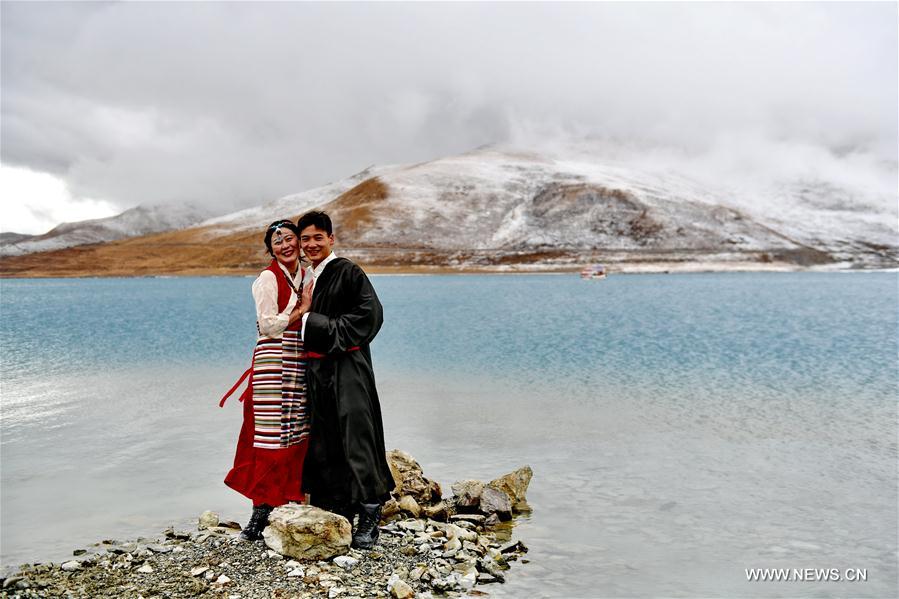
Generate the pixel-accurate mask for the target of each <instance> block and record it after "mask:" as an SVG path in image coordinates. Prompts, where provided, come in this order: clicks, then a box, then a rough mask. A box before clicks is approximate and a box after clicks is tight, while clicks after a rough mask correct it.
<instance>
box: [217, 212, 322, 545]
mask: <svg viewBox="0 0 899 599" xmlns="http://www.w3.org/2000/svg"><path fill="white" fill-rule="evenodd" d="M297 233H298V231H297V227H296V225H294V224H293V223H292V222H291V221H289V220H278V221H275V222H273V223H272V224H271V225H269V227H268V229H266V232H265V247H266V249H267V250H268V251H269V254H271V256H272V257H273V258H274V259H273V260H272V262H271V264H270V265H269V266H268V268H266V269H265V270H264V271H262V273H261V274H260V275H259V278H257V279H256V281H255V282H254V283H253V299H254V300H255V303H256V327H257V329H258V331H259V338H258V340H257V341H256V349H255V351H254V352H253V364H252V366H251V367H250V369H249V370H247V372H245V373H244V375H243V376H242V377H241V379H240V381H239V382H238V384H237V385H235V387H234V388H236V387H237V386H239V384H240V382H242V381H243V379H244V377H246V376H249V377H250V382H249V385H248V386H247V390H246V391H245V392H244V393H243V394H242V395H241V397H240V400H241V401H242V402H243V426H242V428H241V429H240V437H239V439H238V442H237V452H236V454H235V456H234V467H233V468H232V469H231V471H230V472H229V473H228V476H227V477H226V478H225V484H227V485H228V486H229V487H231V488H232V489H234V490H235V491H237V492H239V493H241V494H243V495H245V496H246V497H248V498H249V499H251V500H252V501H253V514H252V516H251V517H250V522H249V524H247V526H246V528H244V530H243V532H242V533H241V535H240V536H241V538H242V539H244V540H248V541H255V540H258V539H259V538H260V536H261V534H262V530H263V529H264V528H265V526H266V524H267V523H268V515H269V513H270V512H271V511H272V509H273V508H274V507H277V506H279V505H283V504H285V503H287V502H289V501H296V502H299V501H303V499H304V497H303V493H302V491H301V490H300V488H301V480H302V472H303V460H304V459H305V457H306V447H307V445H308V442H307V438H308V436H309V413H308V410H307V409H306V364H305V358H306V355H305V351H304V350H303V342H302V340H301V339H300V319H301V318H302V315H303V314H305V313H306V312H307V311H308V310H309V305H310V303H311V299H312V296H311V288H310V291H308V292H301V289H302V285H303V277H304V271H303V268H302V265H301V264H300V245H299V239H298V235H297ZM234 388H232V389H231V391H229V392H228V394H226V395H225V397H224V398H223V399H222V404H224V402H225V399H227V397H228V395H230V394H231V392H233V391H234Z"/></svg>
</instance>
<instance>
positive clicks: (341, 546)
mask: <svg viewBox="0 0 899 599" xmlns="http://www.w3.org/2000/svg"><path fill="white" fill-rule="evenodd" d="M268 521H269V525H268V526H267V527H266V528H265V530H264V531H262V538H263V539H265V544H266V545H268V546H269V547H270V548H271V549H274V550H275V551H277V552H278V553H280V554H282V555H289V556H290V557H294V558H297V559H330V558H332V557H334V556H337V555H343V554H345V553H346V552H347V550H349V548H350V542H351V541H352V536H351V532H352V528H351V527H350V523H349V522H348V521H347V519H346V518H344V517H343V516H338V515H337V514H332V513H331V512H326V511H325V510H322V509H319V508H317V507H313V506H311V505H295V504H288V505H282V506H281V507H278V508H275V509H274V511H272V513H271V515H269V518H268Z"/></svg>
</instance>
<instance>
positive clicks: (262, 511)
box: [240, 503, 272, 541]
mask: <svg viewBox="0 0 899 599" xmlns="http://www.w3.org/2000/svg"><path fill="white" fill-rule="evenodd" d="M271 513H272V506H270V505H266V504H264V503H263V504H262V505H257V506H255V507H253V514H252V515H251V516H250V521H249V522H248V523H247V525H246V527H245V528H244V529H243V530H242V531H241V533H240V538H241V539H242V540H244V541H258V540H259V539H261V538H262V531H263V530H264V529H265V526H266V525H267V524H268V515H269V514H271Z"/></svg>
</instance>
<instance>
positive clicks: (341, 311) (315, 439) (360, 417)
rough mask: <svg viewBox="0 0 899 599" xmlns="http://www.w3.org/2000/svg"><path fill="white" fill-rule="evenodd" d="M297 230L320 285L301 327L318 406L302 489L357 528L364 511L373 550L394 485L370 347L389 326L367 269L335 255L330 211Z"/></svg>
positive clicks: (360, 539)
mask: <svg viewBox="0 0 899 599" xmlns="http://www.w3.org/2000/svg"><path fill="white" fill-rule="evenodd" d="M297 228H298V229H299V230H300V247H301V248H302V249H303V252H304V253H305V254H306V257H307V258H308V259H309V260H310V261H311V262H312V266H310V267H309V270H310V271H311V273H310V274H311V276H312V279H311V283H310V284H311V285H313V286H314V287H313V292H312V307H311V309H310V311H309V312H308V313H306V314H304V315H303V322H302V330H301V335H302V338H303V343H304V345H305V348H306V351H308V352H309V360H308V365H307V375H306V376H307V385H308V397H309V400H310V404H311V406H312V434H311V436H310V443H309V450H308V452H307V454H306V463H305V466H304V469H303V491H304V492H306V493H309V494H310V495H311V502H312V504H313V505H316V506H318V507H321V508H324V509H327V510H329V511H332V512H335V513H337V514H341V515H343V516H345V517H346V518H347V519H348V520H349V521H350V524H352V523H353V516H354V515H355V514H356V513H358V514H359V523H358V525H357V526H356V529H355V531H354V532H353V547H356V548H359V549H370V548H371V547H373V546H374V544H375V542H376V541H377V539H378V524H379V521H380V519H381V506H382V505H383V503H384V501H385V500H386V499H387V497H389V493H390V491H391V489H393V487H394V481H393V477H392V476H391V474H390V467H389V466H388V465H387V457H386V455H385V452H384V426H383V424H382V422H381V406H380V403H379V402H378V392H377V390H376V389H375V376H374V372H373V371H372V363H371V352H370V350H369V347H368V344H369V343H370V342H371V340H372V339H374V337H375V335H376V334H377V333H378V330H379V329H380V328H381V323H382V322H383V316H382V311H381V302H380V301H378V296H377V295H376V294H375V290H374V288H373V287H372V285H371V282H369V280H368V277H366V276H365V273H364V272H363V271H362V269H361V268H359V267H358V266H357V265H356V264H354V263H353V262H351V261H349V260H347V259H346V258H338V257H337V256H336V255H335V254H334V252H333V251H332V246H333V245H334V234H333V229H332V225H331V219H330V217H329V216H328V215H327V214H325V213H324V212H317V211H316V212H309V213H307V214H304V215H303V216H302V217H300V220H299V222H297Z"/></svg>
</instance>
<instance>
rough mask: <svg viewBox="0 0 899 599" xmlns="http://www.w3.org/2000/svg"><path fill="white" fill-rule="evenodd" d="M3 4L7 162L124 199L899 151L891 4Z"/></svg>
mask: <svg viewBox="0 0 899 599" xmlns="http://www.w3.org/2000/svg"><path fill="white" fill-rule="evenodd" d="M2 11H3V14H2V146H0V147H2V161H3V163H4V164H5V165H7V166H14V167H27V168H29V169H32V170H36V171H41V172H47V173H50V174H52V175H55V176H57V177H59V178H61V179H62V180H64V181H65V183H66V184H67V186H68V189H69V191H70V192H71V194H72V196H73V197H74V198H92V199H94V200H96V201H105V202H110V203H113V204H115V205H117V206H120V207H121V208H123V209H124V208H126V207H129V206H133V205H135V204H138V203H153V204H156V203H167V202H179V203H180V202H193V203H199V204H204V205H207V206H214V207H215V208H216V209H217V210H218V211H220V212H223V211H225V210H230V209H237V208H240V207H244V206H249V205H254V204H258V203H261V202H263V201H266V200H269V199H271V198H274V197H278V196H281V195H285V194H288V193H294V192H297V191H301V190H304V189H307V188H310V187H313V186H317V185H320V184H323V183H326V182H328V181H331V180H335V179H339V178H343V177H345V176H347V175H349V174H352V173H354V172H357V171H359V170H361V169H363V168H365V167H366V166H368V165H370V164H386V163H395V162H418V161H423V160H428V159H432V158H436V157H439V156H444V155H447V154H453V153H458V152H463V151H466V150H469V149H471V148H474V147H477V146H480V145H483V144H490V143H501V142H507V143H519V144H523V145H531V146H534V145H537V146H539V145H540V144H542V143H547V141H548V140H552V139H557V138H583V137H593V138H602V139H615V140H622V141H623V142H626V143H640V144H644V145H646V146H648V147H652V146H656V145H658V146H662V147H674V148H679V149H681V150H683V151H684V152H687V153H691V152H692V153H697V154H702V153H706V154H708V153H709V152H714V153H715V154H716V156H718V154H719V153H720V152H725V151H727V148H731V149H733V150H735V152H736V153H735V154H734V156H735V157H736V158H734V159H733V160H736V159H739V160H740V161H744V160H745V161H747V162H749V163H751V162H752V161H753V157H754V156H757V157H762V158H763V157H764V156H766V155H768V154H769V146H768V144H775V145H777V147H779V148H797V152H796V153H795V154H790V155H789V157H788V158H787V159H786V163H790V161H791V160H795V161H798V162H799V163H801V164H799V166H800V167H802V168H805V167H807V166H808V164H807V161H809V160H815V159H816V158H815V157H816V156H830V157H837V158H840V157H846V156H853V157H854V158H853V159H852V160H855V161H856V162H858V161H859V160H862V159H860V158H858V157H859V156H861V157H863V160H862V161H863V162H864V163H865V165H866V167H865V168H870V165H871V164H875V165H881V166H883V168H884V169H885V171H884V172H886V173H890V172H892V173H895V168H896V167H895V164H896V161H897V156H896V153H897V149H896V146H897V109H896V107H897V102H899V99H897V51H899V46H897V31H896V26H895V23H896V19H897V6H896V4H893V3H880V4H877V3H870V4H869V3H863V4H854V3H850V4H838V3H795V4H794V3H789V4H763V3H740V4H736V3H733V4H730V3H697V4H690V3H686V4H681V3H678V4H675V3H661V4H659V3H627V4H625V3H567V4H555V3H554V4H537V3H527V4H518V3H497V4H487V3H464V4H463V3H441V4H431V3H360V4H356V3H329V4H318V3H192V2H185V3H111V4H106V3H102V4H101V3H18V2H4V3H3V5H2ZM744 140H747V141H746V143H744ZM810 148H811V150H810ZM716 160H724V161H725V162H727V161H728V160H730V159H728V158H726V157H725V158H721V157H720V156H718V157H717V158H716ZM731 162H732V160H731ZM783 162H784V161H779V163H781V164H782V163H783ZM843 162H845V163H846V164H851V163H852V161H848V162H847V161H843ZM847 176H849V175H847ZM890 176H892V175H890ZM887 180H888V179H887Z"/></svg>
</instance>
